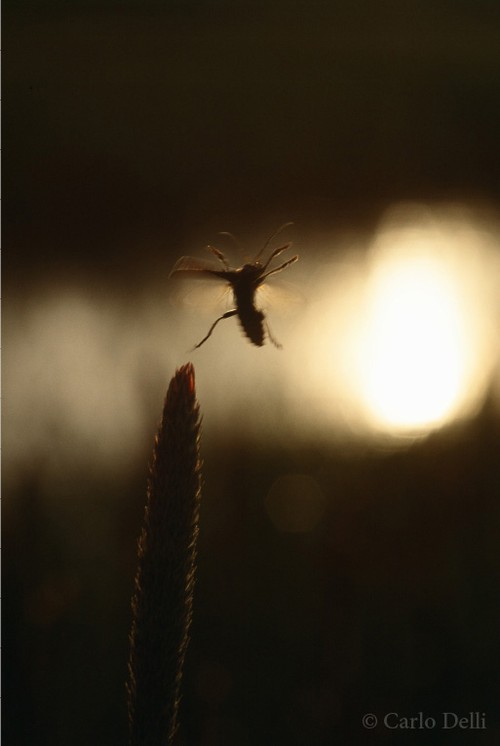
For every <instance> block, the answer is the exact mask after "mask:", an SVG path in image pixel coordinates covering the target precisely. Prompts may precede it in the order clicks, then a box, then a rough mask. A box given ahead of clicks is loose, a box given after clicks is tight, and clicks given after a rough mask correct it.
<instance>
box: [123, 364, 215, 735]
mask: <svg viewBox="0 0 500 746" xmlns="http://www.w3.org/2000/svg"><path fill="white" fill-rule="evenodd" d="M199 439H200V417H199V406H198V402H197V400H196V393H195V385H194V368H193V366H192V365H191V363H188V364H187V365H185V366H183V367H182V368H180V369H179V370H178V371H177V372H176V374H175V376H174V377H173V378H172V380H171V382H170V386H169V388H168V392H167V396H166V398H165V403H164V408H163V416H162V420H161V424H160V427H159V430H158V433H157V435H156V438H155V444H154V451H153V459H152V463H151V467H150V476H149V482H148V491H147V503H146V508H145V513H144V524H143V528H142V532H141V535H140V538H139V545H138V569H137V574H136V578H135V589H134V595H133V597H132V627H131V632H130V659H129V678H128V683H127V690H128V710H129V726H130V744H131V746H165V744H167V743H168V744H172V743H173V741H174V736H175V734H176V732H177V729H178V726H179V721H178V709H179V701H180V685H181V680H182V672H183V666H184V658H185V655H186V650H187V646H188V642H189V628H190V625H191V620H192V614H193V610H192V609H193V588H194V582H195V570H196V543H197V537H198V532H199V509H200V497H201V462H200V455H199Z"/></svg>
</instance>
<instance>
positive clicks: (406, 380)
mask: <svg viewBox="0 0 500 746" xmlns="http://www.w3.org/2000/svg"><path fill="white" fill-rule="evenodd" d="M337 256H338V259H337V261H336V262H334V263H332V264H331V265H330V266H327V267H325V268H324V269H323V273H322V277H321V284H320V285H319V287H318V289H317V300H316V301H315V303H314V305H313V306H312V308H311V309H310V313H309V317H308V319H307V320H305V321H304V326H305V333H306V334H307V336H308V341H309V344H308V351H307V354H306V355H305V354H304V350H303V349H302V350H301V349H300V348H299V346H298V345H297V348H296V362H297V364H298V365H299V366H300V373H299V374H300V376H301V380H302V381H303V382H304V391H305V392H306V393H309V395H310V391H311V387H314V390H315V392H316V398H315V399H314V398H310V407H309V409H310V416H311V425H313V426H314V427H317V426H318V423H319V422H321V421H323V422H325V420H326V418H330V420H331V421H332V422H335V423H337V425H340V426H341V427H342V426H343V427H344V429H345V428H347V429H348V431H350V432H352V433H353V434H355V435H356V436H359V435H361V436H363V435H368V434H370V433H372V434H376V433H381V432H384V433H388V434H392V435H396V436H398V435H405V436H406V435H421V434H424V433H425V432H427V431H429V430H431V429H435V428H437V427H440V426H442V425H444V424H445V423H447V422H450V421H452V420H454V419H456V418H463V417H467V416H470V415H471V414H473V413H474V412H475V411H476V410H477V407H478V406H479V405H480V403H481V401H482V400H483V397H484V394H485V392H486V389H487V387H488V385H489V383H490V381H491V376H492V370H493V368H494V366H495V363H496V360H497V359H498V330H497V329H496V324H497V322H496V315H497V314H498V298H499V297H500V294H499V287H498V286H499V279H500V271H499V253H498V248H497V235H496V233H495V232H493V231H491V232H490V233H488V232H487V231H486V230H484V228H483V227H482V226H479V227H478V226H477V225H474V223H473V221H472V220H471V219H470V218H469V217H468V216H467V214H466V213H465V212H463V211H461V210H459V209H458V208H455V209H450V210H449V211H448V212H445V213H443V214H436V213H434V214H431V213H430V212H429V211H426V210H425V209H424V208H421V207H418V206H417V207H415V206H413V207H410V208H408V207H397V208H394V209H393V211H392V213H391V214H390V215H389V216H388V217H387V218H386V220H385V222H384V223H383V224H382V226H381V229H380V231H379V233H378V235H377V236H376V237H375V240H374V242H373V244H372V246H371V247H370V248H369V250H368V252H367V251H366V250H362V249H358V250H355V249H353V248H351V249H350V250H349V251H346V252H345V253H344V254H340V256H339V254H338V253H337ZM298 372H299V371H298Z"/></svg>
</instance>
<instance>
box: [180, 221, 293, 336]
mask: <svg viewBox="0 0 500 746" xmlns="http://www.w3.org/2000/svg"><path fill="white" fill-rule="evenodd" d="M289 225H291V223H286V224H285V225H283V226H281V228H279V229H278V230H277V231H276V232H275V233H273V234H272V235H271V236H270V237H269V238H268V239H267V241H266V243H265V244H264V246H263V247H262V249H261V250H260V251H259V253H258V254H257V256H256V257H255V259H254V261H253V262H252V263H251V264H244V265H243V266H242V267H240V268H239V269H232V268H231V267H230V266H229V264H228V262H227V260H226V257H225V256H224V254H223V253H222V251H220V250H219V249H217V248H215V247H214V246H208V247H207V248H208V250H209V251H211V252H212V254H214V256H216V257H217V259H218V260H219V262H220V263H221V264H222V267H223V268H222V269H218V268H217V267H216V266H214V265H212V264H208V263H206V262H203V261H202V260H200V259H195V258H193V257H189V256H183V257H181V258H180V259H179V260H178V262H177V263H176V264H175V266H174V268H173V269H172V271H171V273H170V277H172V275H175V274H178V273H184V274H192V275H198V276H200V275H201V276H203V275H205V276H209V277H210V276H212V277H216V278H219V279H221V280H224V281H225V282H226V283H227V284H228V285H229V286H230V287H231V290H232V292H233V297H234V302H235V308H233V309H231V310H230V311H226V313H224V314H222V316H219V318H218V319H216V320H215V321H214V323H213V324H212V326H211V327H210V329H209V330H208V333H207V334H206V336H205V337H203V339H202V340H201V342H198V344H197V345H195V348H196V347H201V345H202V344H203V343H204V342H206V341H207V339H208V338H209V337H210V336H211V334H212V332H213V330H214V329H215V327H216V326H217V324H218V323H219V321H222V319H228V318H230V317H231V316H237V317H238V319H239V322H240V324H241V328H242V329H243V332H244V333H245V334H246V336H247V337H248V339H249V340H250V342H252V344H254V345H257V347H262V345H263V344H264V340H265V332H266V331H267V335H268V337H269V339H270V340H271V342H272V343H273V344H274V345H275V346H276V347H280V346H281V345H279V344H278V343H277V342H276V340H275V339H273V337H272V335H271V333H270V331H269V327H268V325H267V322H266V317H265V315H264V312H263V311H261V310H260V309H258V308H257V306H256V305H255V297H256V293H257V290H258V288H259V287H260V286H261V285H262V283H263V282H264V280H265V279H266V278H267V277H269V276H270V275H274V274H276V273H277V272H281V270H283V269H285V267H288V266H289V265H290V264H293V262H296V261H297V259H298V258H299V257H298V256H297V255H296V256H293V257H292V258H291V259H288V260H287V261H286V262H283V264H280V265H279V266H278V267H274V269H268V267H269V265H270V263H271V261H272V260H273V259H274V258H275V257H277V256H279V255H280V254H282V253H283V252H284V251H286V249H289V248H290V246H291V243H286V244H284V245H283V246H280V247H279V248H277V249H274V251H272V252H271V255H270V257H269V259H268V260H267V262H266V263H265V264H262V263H261V262H260V261H259V260H260V257H261V255H262V254H263V252H264V250H265V249H266V248H267V246H268V244H269V243H270V241H271V240H272V239H273V238H274V237H275V236H276V235H277V234H278V233H280V232H281V231H282V230H283V229H284V228H286V227H287V226H289Z"/></svg>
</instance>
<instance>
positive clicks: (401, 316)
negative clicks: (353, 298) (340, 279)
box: [360, 257, 467, 427]
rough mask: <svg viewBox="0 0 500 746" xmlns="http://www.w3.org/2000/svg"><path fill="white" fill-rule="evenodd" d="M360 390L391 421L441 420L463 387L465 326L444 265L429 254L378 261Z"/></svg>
mask: <svg viewBox="0 0 500 746" xmlns="http://www.w3.org/2000/svg"><path fill="white" fill-rule="evenodd" d="M370 285H371V286H370V288H369V291H368V302H367V325H366V336H365V338H364V340H363V342H364V357H365V365H364V366H363V371H364V372H363V376H362V380H361V382H360V385H361V392H362V396H363V398H364V400H365V402H366V405H367V407H368V409H369V410H370V411H371V412H372V414H373V415H374V417H375V418H376V419H378V420H382V421H384V422H385V423H387V424H388V425H393V426H396V427H419V426H422V425H430V424H432V423H434V422H438V421H440V420H442V419H443V418H444V417H445V416H446V415H447V414H448V412H449V411H450V410H451V409H452V408H453V406H454V405H455V403H456V402H457V399H458V397H459V395H460V393H461V385H462V381H463V379H464V374H465V365H466V356H467V344H466V340H465V339H464V330H465V328H466V323H465V320H464V319H463V311H462V310H461V308H460V304H459V295H458V292H457V288H456V287H454V285H453V281H452V280H451V279H450V277H449V275H448V274H447V273H446V270H445V267H443V266H441V265H440V264H439V262H438V261H432V260H430V259H429V258H425V257H424V258H418V257H416V258H406V259H404V260H402V261H398V260H397V259H393V260H392V261H390V262H387V264H384V263H382V264H381V265H380V267H379V268H378V271H376V272H375V274H374V277H373V280H372V282H371V283H370Z"/></svg>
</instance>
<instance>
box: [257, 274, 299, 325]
mask: <svg viewBox="0 0 500 746" xmlns="http://www.w3.org/2000/svg"><path fill="white" fill-rule="evenodd" d="M256 300H257V305H258V306H259V308H261V307H262V308H264V309H265V310H266V311H278V313H279V314H280V315H285V316H287V315H288V314H293V313H297V312H299V311H300V310H301V309H302V308H303V306H304V305H305V304H306V298H305V296H304V294H303V293H302V291H301V290H300V289H299V288H298V287H297V285H294V284H293V283H291V282H288V281H287V280H282V279H281V278H280V279H279V280H274V278H273V279H272V280H271V281H270V282H264V283H263V284H262V285H260V286H259V288H258V290H257V293H256Z"/></svg>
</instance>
